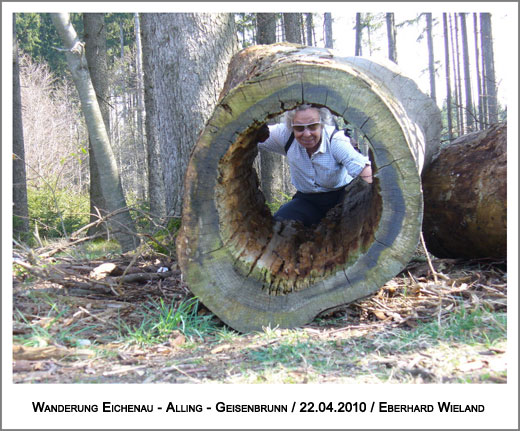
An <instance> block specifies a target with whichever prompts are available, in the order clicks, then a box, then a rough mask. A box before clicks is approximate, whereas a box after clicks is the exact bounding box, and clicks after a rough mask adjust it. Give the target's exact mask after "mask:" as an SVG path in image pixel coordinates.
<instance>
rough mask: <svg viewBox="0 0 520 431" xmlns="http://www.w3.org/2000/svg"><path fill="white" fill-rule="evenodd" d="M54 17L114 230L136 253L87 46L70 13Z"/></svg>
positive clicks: (126, 247) (127, 248)
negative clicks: (91, 72)
mask: <svg viewBox="0 0 520 431" xmlns="http://www.w3.org/2000/svg"><path fill="white" fill-rule="evenodd" d="M51 17H52V21H53V23H54V25H55V26H56V29H57V31H58V33H59V35H60V38H61V40H62V43H63V45H64V47H65V56H66V58H67V64H68V66H69V68H70V71H71V74H72V79H73V81H74V84H75V86H76V89H77V90H78V94H79V98H80V101H81V107H82V111H83V115H84V116H85V122H86V124H87V128H88V132H89V137H90V140H91V142H92V147H93V149H94V152H95V153H96V163H97V167H98V172H99V176H100V182H101V185H102V187H101V189H102V192H103V198H104V200H105V202H106V205H107V210H108V211H109V212H111V213H113V216H112V217H111V218H110V226H111V228H112V231H113V233H114V236H115V237H116V239H117V240H118V242H119V244H120V245H121V249H122V250H123V252H127V251H130V250H133V249H135V248H136V247H137V246H138V245H139V242H140V241H139V238H138V237H137V235H136V230H135V224H134V222H133V220H132V218H131V217H130V212H129V210H128V207H127V205H126V200H125V197H124V194H123V188H122V186H121V179H120V176H119V172H118V169H117V164H116V160H115V157H114V154H113V153H112V148H111V146H110V140H109V138H108V134H107V130H106V127H105V124H104V122H103V116H102V114H101V110H100V108H99V104H98V101H97V98H96V92H95V90H94V87H93V85H92V81H91V78H90V74H89V71H88V65H87V60H86V57H85V46H84V44H83V43H82V42H81V41H80V40H79V39H78V36H77V34H76V31H75V30H74V27H73V26H72V24H71V22H70V17H69V14H68V13H53V14H51Z"/></svg>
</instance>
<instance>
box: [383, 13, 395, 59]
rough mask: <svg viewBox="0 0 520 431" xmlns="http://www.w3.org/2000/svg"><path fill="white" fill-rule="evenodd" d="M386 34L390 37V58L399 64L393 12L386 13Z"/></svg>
mask: <svg viewBox="0 0 520 431" xmlns="http://www.w3.org/2000/svg"><path fill="white" fill-rule="evenodd" d="M386 34H387V38H388V58H389V59H390V61H393V62H394V63H396V64H397V46H396V35H395V21H394V14H393V13H387V14H386Z"/></svg>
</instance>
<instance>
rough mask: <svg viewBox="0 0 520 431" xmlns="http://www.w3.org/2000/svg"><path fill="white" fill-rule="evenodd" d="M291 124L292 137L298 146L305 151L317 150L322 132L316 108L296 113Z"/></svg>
mask: <svg viewBox="0 0 520 431" xmlns="http://www.w3.org/2000/svg"><path fill="white" fill-rule="evenodd" d="M292 124H293V132H294V137H295V138H296V140H297V141H298V142H299V144H300V145H301V146H302V147H304V148H305V149H307V150H314V151H315V150H317V149H318V146H319V144H320V141H321V131H322V125H321V124H320V112H319V111H318V110H317V109H316V108H309V109H305V110H303V111H296V114H295V115H294V119H293V122H292ZM304 125H305V126H306V127H303V126H304Z"/></svg>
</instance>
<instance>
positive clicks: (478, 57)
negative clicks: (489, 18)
mask: <svg viewBox="0 0 520 431" xmlns="http://www.w3.org/2000/svg"><path fill="white" fill-rule="evenodd" d="M473 28H474V40H475V65H476V69H477V95H478V96H477V97H478V102H477V107H478V109H477V111H478V122H477V129H478V130H482V129H483V127H484V109H483V107H482V105H483V96H484V95H483V91H482V81H483V80H482V73H481V70H480V62H481V55H480V50H479V42H478V19H477V14H476V13H473Z"/></svg>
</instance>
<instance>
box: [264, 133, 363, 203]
mask: <svg viewBox="0 0 520 431" xmlns="http://www.w3.org/2000/svg"><path fill="white" fill-rule="evenodd" d="M332 132H334V126H325V127H324V129H323V132H322V139H321V144H320V146H319V148H318V150H316V152H315V153H314V154H313V155H312V156H310V157H309V155H308V154H307V150H306V149H305V148H304V147H302V146H301V145H300V144H299V143H298V141H297V140H296V139H294V141H293V143H292V145H291V147H290V148H289V151H288V152H287V162H288V163H289V168H290V171H291V182H292V184H293V185H294V187H296V190H298V191H299V192H302V193H322V192H330V191H333V190H338V189H341V188H342V187H344V186H346V185H347V184H348V183H350V182H351V181H352V180H353V179H354V178H355V177H357V176H358V175H359V174H360V173H361V171H362V170H363V168H364V167H365V166H366V165H370V160H369V159H368V157H365V156H363V155H362V154H360V153H358V152H357V151H356V150H355V149H354V147H353V146H352V144H351V143H350V139H349V138H348V137H347V136H345V134H344V133H343V132H338V133H336V134H335V135H334V137H333V139H332V141H331V140H330V136H331V135H332ZM291 133H292V131H291V130H290V129H288V128H287V127H286V126H285V125H284V124H276V125H274V126H269V138H268V139H267V140H266V141H264V142H260V143H259V144H258V148H259V149H261V150H267V151H271V152H274V153H278V154H282V155H286V154H285V144H286V143H287V141H288V139H289V137H290V136H291Z"/></svg>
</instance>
